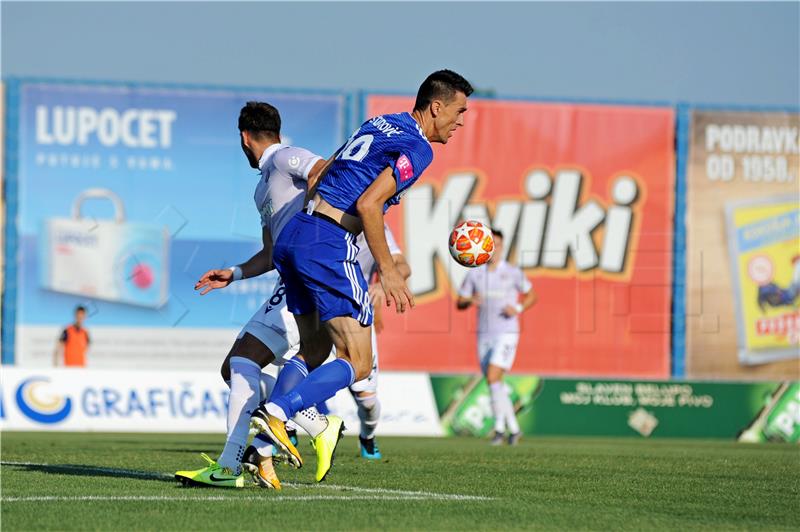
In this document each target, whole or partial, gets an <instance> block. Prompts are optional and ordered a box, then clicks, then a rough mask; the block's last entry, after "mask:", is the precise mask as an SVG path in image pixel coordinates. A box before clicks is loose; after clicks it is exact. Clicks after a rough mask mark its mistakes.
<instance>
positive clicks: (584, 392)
mask: <svg viewBox="0 0 800 532" xmlns="http://www.w3.org/2000/svg"><path fill="white" fill-rule="evenodd" d="M431 385H432V388H433V392H434V396H435V399H436V407H437V409H438V412H439V416H440V419H441V421H442V425H443V427H444V429H445V431H446V432H447V433H448V434H470V435H474V436H486V435H488V434H489V433H490V432H491V430H492V426H493V418H492V410H491V402H490V399H489V390H488V387H487V385H486V381H485V380H484V379H482V378H480V377H478V376H469V375H432V376H431ZM506 385H507V386H508V387H509V391H510V393H511V399H512V402H513V404H514V407H515V410H516V412H517V417H518V419H519V423H520V426H521V428H522V431H523V432H524V433H525V434H528V435H559V436H567V435H586V436H631V437H650V438H724V439H737V438H738V439H740V440H741V441H756V442H760V441H788V442H798V441H800V383H798V382H789V383H780V382H758V383H721V382H689V381H622V380H590V379H581V380H572V379H544V378H539V377H535V376H517V375H512V376H507V377H506Z"/></svg>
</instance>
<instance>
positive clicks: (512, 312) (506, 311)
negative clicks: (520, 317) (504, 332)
mask: <svg viewBox="0 0 800 532" xmlns="http://www.w3.org/2000/svg"><path fill="white" fill-rule="evenodd" d="M517 314H519V311H518V310H517V308H516V307H515V306H514V305H506V306H505V307H504V308H503V316H505V317H506V318H513V317H514V316H516V315H517Z"/></svg>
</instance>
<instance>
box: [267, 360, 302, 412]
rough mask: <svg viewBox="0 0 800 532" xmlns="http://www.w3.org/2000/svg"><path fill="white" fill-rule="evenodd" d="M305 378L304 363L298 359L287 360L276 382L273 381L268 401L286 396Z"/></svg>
mask: <svg viewBox="0 0 800 532" xmlns="http://www.w3.org/2000/svg"><path fill="white" fill-rule="evenodd" d="M306 377H308V366H306V363H305V362H304V361H302V360H300V359H299V358H292V359H289V360H288V361H287V362H286V364H284V365H283V367H282V368H281V371H280V372H279V373H278V380H276V381H275V386H274V387H273V388H272V393H271V394H269V400H270V401H272V400H273V399H275V398H277V397H280V396H282V395H286V394H287V393H289V392H290V391H292V389H293V388H294V387H295V386H297V385H298V384H300V383H301V382H303V379H305V378H306Z"/></svg>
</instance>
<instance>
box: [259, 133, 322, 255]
mask: <svg viewBox="0 0 800 532" xmlns="http://www.w3.org/2000/svg"><path fill="white" fill-rule="evenodd" d="M320 159H322V157H320V156H319V155H316V154H314V153H311V152H310V151H308V150H306V149H304V148H297V147H294V146H285V145H283V144H273V145H272V146H270V147H269V148H267V149H266V150H264V153H263V155H261V159H259V160H258V168H259V170H261V180H260V181H259V182H258V186H256V193H255V195H254V197H253V199H254V200H255V202H256V208H257V209H258V212H259V214H261V226H262V227H268V228H269V232H270V234H271V235H272V241H273V242H275V241H276V240H278V235H279V234H280V232H281V230H282V229H283V227H284V226H285V225H286V223H287V222H288V221H289V219H290V218H291V217H292V216H294V214H295V213H296V212H298V211H299V210H300V209H302V208H303V199H304V198H305V194H306V190H307V188H308V174H309V172H310V171H311V168H313V166H314V163H316V162H317V161H319V160H320Z"/></svg>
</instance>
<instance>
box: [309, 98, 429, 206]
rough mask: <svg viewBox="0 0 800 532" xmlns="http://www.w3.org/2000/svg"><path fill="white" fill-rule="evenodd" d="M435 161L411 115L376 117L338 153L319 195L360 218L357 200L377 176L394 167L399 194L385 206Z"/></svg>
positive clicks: (395, 201)
mask: <svg viewBox="0 0 800 532" xmlns="http://www.w3.org/2000/svg"><path fill="white" fill-rule="evenodd" d="M432 160H433V149H432V148H431V144H430V142H428V139H427V138H425V135H424V134H423V133H422V130H421V129H420V128H419V125H418V124H417V121H416V120H414V118H413V117H412V116H411V115H410V114H409V113H399V114H391V115H383V116H376V117H375V118H371V119H370V120H367V121H366V122H364V123H363V124H362V125H361V127H360V128H358V130H356V132H355V133H353V135H352V136H351V137H350V139H349V140H348V141H347V142H346V143H345V145H344V146H342V147H341V148H340V149H339V151H338V152H337V155H336V159H334V162H333V164H332V165H331V167H330V169H329V170H328V173H326V174H325V176H323V178H322V181H321V182H320V184H319V187H318V188H317V192H319V194H320V195H321V196H322V197H323V198H324V199H325V201H327V202H328V203H330V204H331V205H333V206H334V207H336V208H338V209H341V210H343V211H345V212H347V213H348V214H353V215H357V213H356V201H358V198H359V197H361V194H363V193H364V191H365V190H367V188H368V187H369V186H370V185H371V184H372V182H373V181H374V180H375V178H376V177H378V175H379V174H380V173H381V172H382V171H383V170H384V169H385V168H386V167H387V166H391V167H392V170H393V171H394V178H395V182H396V184H397V191H396V192H395V194H394V196H392V197H391V198H389V200H388V201H386V203H385V204H384V206H383V212H386V209H388V208H389V206H390V205H397V204H398V203H400V198H401V197H402V195H403V193H404V192H405V191H406V190H408V188H409V187H410V186H411V185H413V184H414V182H415V181H416V180H417V179H419V176H420V175H422V172H423V171H424V170H425V169H426V168H427V167H428V165H429V164H431V161H432Z"/></svg>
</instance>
